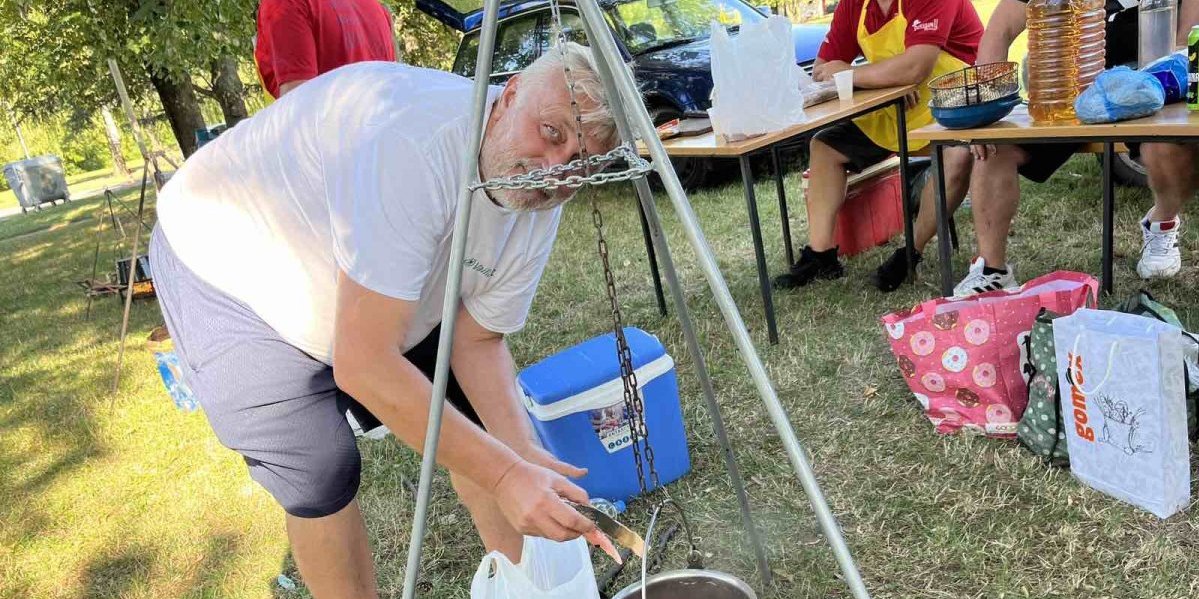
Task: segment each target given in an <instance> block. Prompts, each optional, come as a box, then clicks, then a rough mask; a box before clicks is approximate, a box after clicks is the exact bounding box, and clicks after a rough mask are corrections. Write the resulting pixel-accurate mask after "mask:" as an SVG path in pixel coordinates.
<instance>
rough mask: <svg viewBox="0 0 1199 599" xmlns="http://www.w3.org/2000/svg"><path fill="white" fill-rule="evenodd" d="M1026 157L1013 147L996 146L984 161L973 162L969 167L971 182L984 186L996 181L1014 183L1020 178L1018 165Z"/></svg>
mask: <svg viewBox="0 0 1199 599" xmlns="http://www.w3.org/2000/svg"><path fill="white" fill-rule="evenodd" d="M1025 160H1027V156H1026V155H1025V154H1024V153H1023V152H1022V151H1021V150H1020V149H1019V148H1016V147H1013V146H1006V145H1001V146H996V147H995V149H994V150H993V151H992V152H990V153H989V155H988V156H987V158H986V160H975V161H974V164H973V166H972V167H971V179H972V182H973V183H975V184H979V185H986V184H989V183H994V182H997V181H1007V180H1010V181H1015V180H1016V178H1017V177H1019V176H1020V173H1019V169H1020V165H1021V164H1023V163H1024V161H1025Z"/></svg>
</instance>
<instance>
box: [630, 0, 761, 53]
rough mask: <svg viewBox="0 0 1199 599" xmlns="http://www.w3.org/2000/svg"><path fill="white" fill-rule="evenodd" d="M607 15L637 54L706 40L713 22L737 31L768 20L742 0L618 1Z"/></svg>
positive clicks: (631, 49)
mask: <svg viewBox="0 0 1199 599" xmlns="http://www.w3.org/2000/svg"><path fill="white" fill-rule="evenodd" d="M606 12H607V13H608V16H609V17H610V18H611V19H612V20H613V21H614V22H615V25H616V30H617V31H618V32H619V33H620V34H621V36H622V37H623V38H624V41H625V45H626V46H628V48H629V50H630V51H631V52H632V53H633V54H640V53H641V52H644V51H647V50H650V49H653V48H657V47H665V46H669V45H674V44H678V43H683V42H688V41H691V40H695V39H706V38H707V37H708V36H709V35H710V33H711V24H712V22H713V21H716V22H718V23H720V24H722V25H724V26H725V27H727V28H729V29H735V28H737V27H740V26H741V25H742V24H743V23H749V22H753V21H758V20H761V19H763V18H765V17H763V16H762V15H761V13H759V12H757V11H756V10H755V9H754V8H753V7H751V6H750V5H748V4H746V3H744V2H742V1H741V0H618V1H617V2H616V3H615V5H612V6H609V7H608V8H607V9H606Z"/></svg>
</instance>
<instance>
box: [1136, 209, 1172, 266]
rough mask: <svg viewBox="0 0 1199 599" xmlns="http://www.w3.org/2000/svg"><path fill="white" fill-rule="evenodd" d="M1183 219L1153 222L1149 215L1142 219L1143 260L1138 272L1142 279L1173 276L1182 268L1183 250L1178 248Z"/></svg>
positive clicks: (1139, 263)
mask: <svg viewBox="0 0 1199 599" xmlns="http://www.w3.org/2000/svg"><path fill="white" fill-rule="evenodd" d="M1181 229H1182V219H1180V218H1178V217H1175V218H1174V220H1168V221H1162V222H1151V221H1150V220H1149V215H1148V214H1146V215H1145V218H1143V219H1141V234H1142V235H1144V244H1143V245H1142V246H1141V261H1140V262H1137V274H1138V275H1141V278H1142V279H1152V278H1154V277H1163V278H1166V277H1172V276H1174V275H1176V274H1178V271H1180V270H1182V252H1181V251H1179V249H1178V232H1179V231H1180V230H1181Z"/></svg>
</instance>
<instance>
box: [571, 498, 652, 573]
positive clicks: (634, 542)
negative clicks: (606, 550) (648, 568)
mask: <svg viewBox="0 0 1199 599" xmlns="http://www.w3.org/2000/svg"><path fill="white" fill-rule="evenodd" d="M570 505H571V507H573V508H575V509H576V510H579V513H580V514H583V515H584V516H587V517H588V518H590V519H591V521H593V522H595V525H596V526H597V527H599V529H600V532H603V533H604V534H606V535H608V536H609V537H611V538H612V540H613V541H615V542H616V544H617V545H620V546H621V547H627V548H628V549H629V551H632V552H633V554H634V555H636V556H637V557H639V558H642V559H645V539H642V538H641V535H639V534H637V533H635V532H633V530H632V529H630V528H629V527H627V526H625V525H624V524H621V523H620V522H617V521H616V520H614V519H612V517H611V516H609V515H608V514H605V513H603V512H601V511H599V510H597V509H595V508H593V507H591V506H590V505H583V504H579V503H570Z"/></svg>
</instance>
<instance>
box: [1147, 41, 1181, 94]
mask: <svg viewBox="0 0 1199 599" xmlns="http://www.w3.org/2000/svg"><path fill="white" fill-rule="evenodd" d="M1141 71H1143V72H1146V73H1149V74H1150V75H1153V76H1154V77H1157V80H1158V82H1160V83H1161V84H1162V88H1163V89H1165V90H1166V104H1173V103H1175V102H1181V101H1182V100H1183V99H1185V98H1186V95H1187V55H1186V50H1183V51H1181V52H1174V53H1173V54H1167V55H1166V56H1163V57H1161V58H1159V59H1157V60H1155V61H1153V62H1151V63H1149V64H1148V65H1147V66H1145V68H1143V69H1141Z"/></svg>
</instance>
